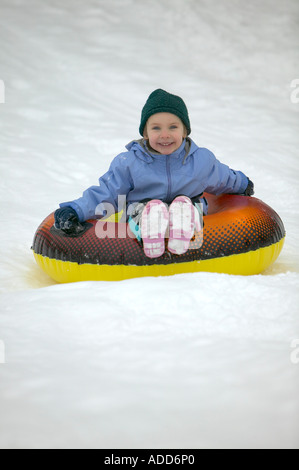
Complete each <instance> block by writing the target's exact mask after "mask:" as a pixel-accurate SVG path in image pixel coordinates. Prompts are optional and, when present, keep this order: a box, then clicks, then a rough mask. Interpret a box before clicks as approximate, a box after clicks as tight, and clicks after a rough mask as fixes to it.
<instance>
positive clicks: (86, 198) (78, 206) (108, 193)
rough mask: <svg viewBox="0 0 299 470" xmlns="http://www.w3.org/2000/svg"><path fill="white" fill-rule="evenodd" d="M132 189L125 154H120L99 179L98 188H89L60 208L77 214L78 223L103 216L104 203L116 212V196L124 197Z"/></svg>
mask: <svg viewBox="0 0 299 470" xmlns="http://www.w3.org/2000/svg"><path fill="white" fill-rule="evenodd" d="M132 188H133V182H132V178H131V174H130V169H129V165H128V156H127V154H126V153H124V154H120V155H118V156H117V157H115V159H114V160H113V161H112V163H111V165H110V168H109V170H108V171H107V173H105V174H104V175H103V176H101V177H100V178H99V185H98V186H91V187H90V188H88V189H86V191H84V193H83V195H82V197H80V198H79V199H76V200H74V201H70V202H63V203H61V204H60V207H65V206H70V207H72V208H73V209H75V211H76V212H77V214H78V217H79V220H80V222H84V221H85V220H87V219H92V218H95V216H102V215H105V208H104V206H105V203H109V204H111V205H112V206H113V208H114V210H115V211H116V212H118V210H119V209H120V208H118V196H121V197H122V198H123V199H122V202H123V201H124V197H126V196H127V194H128V193H129V192H130V190H131V189H132Z"/></svg>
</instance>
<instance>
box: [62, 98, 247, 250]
mask: <svg viewBox="0 0 299 470" xmlns="http://www.w3.org/2000/svg"><path fill="white" fill-rule="evenodd" d="M139 132H140V134H141V135H142V136H143V138H142V139H140V140H134V141H132V142H131V143H130V144H128V145H127V146H126V148H127V150H128V151H127V152H124V153H121V154H119V155H118V156H117V157H116V158H114V160H113V161H112V163H111V165H110V168H109V170H108V172H107V173H106V174H104V175H103V176H102V177H101V178H100V179H99V186H92V187H90V188H89V189H87V190H86V191H84V193H83V196H82V197H80V198H79V199H76V200H75V201H72V202H64V203H62V204H60V209H57V210H56V212H55V227H56V228H57V229H61V230H63V231H65V232H67V233H69V234H72V233H76V230H77V228H78V226H79V225H80V222H83V221H85V220H87V219H91V218H95V217H99V216H100V217H101V216H103V215H104V211H103V210H102V211H101V212H100V211H99V207H100V208H103V207H104V206H105V204H108V203H109V204H112V206H113V207H114V208H115V211H116V212H117V211H118V210H119V209H118V198H119V196H121V197H122V198H125V200H126V204H127V213H128V214H129V224H130V227H131V229H132V230H133V232H134V233H135V235H136V237H137V238H138V239H139V240H140V239H142V243H143V249H144V252H145V254H146V255H147V256H148V257H150V258H156V257H159V256H162V255H163V253H164V251H165V237H168V246H167V249H168V251H170V252H171V253H174V254H178V255H179V254H182V253H185V252H186V251H187V250H188V248H189V244H190V240H191V239H192V237H193V235H194V231H195V230H197V231H199V230H201V229H202V219H201V216H202V213H203V214H204V215H206V214H207V211H208V207H207V203H206V200H205V199H204V198H203V197H202V194H203V192H204V191H206V192H208V193H212V194H216V195H218V194H222V193H235V194H242V195H245V196H251V195H252V194H253V193H254V191H253V183H252V182H251V181H250V180H249V179H248V178H247V177H246V176H245V175H244V173H242V172H241V171H234V170H232V169H230V168H229V167H228V166H227V165H224V164H223V163H220V162H219V161H218V160H217V159H216V157H215V156H214V154H213V153H212V152H210V151H209V150H208V149H206V148H200V147H198V146H197V145H196V144H195V143H194V142H193V141H192V140H191V139H190V138H189V137H188V136H189V134H190V132H191V127H190V121H189V116H188V111H187V108H186V105H185V103H184V101H183V100H182V99H181V98H180V97H179V96H176V95H173V94H170V93H167V92H166V91H164V90H161V89H158V90H155V91H154V92H153V93H151V94H150V96H149V97H148V99H147V101H146V103H145V105H144V107H143V109H142V113H141V122H140V127H139Z"/></svg>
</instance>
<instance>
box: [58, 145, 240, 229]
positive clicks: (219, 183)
mask: <svg viewBox="0 0 299 470" xmlns="http://www.w3.org/2000/svg"><path fill="white" fill-rule="evenodd" d="M126 148H127V150H128V151H127V152H124V153H121V154H119V155H118V156H117V157H115V158H114V160H113V161H112V163H111V165H110V168H109V170H108V171H107V173H105V174H104V175H103V176H102V177H101V178H100V179H99V186H91V187H90V188H88V189H87V190H86V191H84V193H83V196H82V197H80V198H79V199H76V200H74V201H71V202H64V203H62V204H60V207H64V206H70V207H72V208H73V209H75V211H76V212H77V214H78V216H79V220H80V222H83V221H85V220H87V219H91V218H94V217H95V216H100V215H103V213H104V208H103V207H104V205H103V203H107V202H108V203H110V204H111V205H112V206H113V208H114V209H115V211H116V212H118V211H119V209H120V207H119V200H118V196H119V195H120V196H122V197H123V199H122V200H124V198H125V200H126V203H127V205H129V204H131V203H136V202H139V201H142V200H144V199H161V200H163V201H164V202H166V203H170V202H171V201H172V200H173V199H174V198H175V197H176V196H178V195H181V194H184V195H185V196H189V197H190V198H192V197H195V196H198V195H200V194H201V193H203V192H204V191H206V192H208V193H212V194H216V195H217V194H222V193H236V194H242V193H243V192H244V191H245V189H246V187H247V185H248V178H247V177H246V176H245V175H244V173H242V172H241V171H234V170H232V169H230V168H229V167H228V166H227V165H224V164H223V163H220V162H219V161H218V160H217V159H216V157H215V155H214V154H213V153H212V152H211V151H210V150H208V149H206V148H200V147H198V146H197V145H196V144H195V143H194V142H193V141H192V140H191V139H190V138H187V139H185V140H184V141H183V143H182V145H181V146H180V147H179V148H178V149H177V150H176V151H175V152H174V153H172V154H170V155H161V154H158V153H152V152H150V151H149V150H148V148H147V146H146V142H145V141H144V140H142V139H140V140H138V141H133V142H131V143H129V144H128V145H127V146H126ZM204 212H206V210H205V211H204Z"/></svg>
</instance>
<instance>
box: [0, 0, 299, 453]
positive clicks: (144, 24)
mask: <svg viewBox="0 0 299 470" xmlns="http://www.w3.org/2000/svg"><path fill="white" fill-rule="evenodd" d="M298 30H299V3H298V1H297V0H285V1H284V2H281V1H278V0H265V1H263V2H260V0H252V1H251V2H247V0H227V1H225V2H224V1H220V0H219V1H217V0H212V1H211V0H209V1H208V0H142V1H139V0H110V1H109V2H106V1H103V0H85V1H83V0H62V1H61V0H59V1H58V0H51V1H50V0H46V1H44V0H43V1H40V0H26V1H25V0H0V44H1V47H0V79H1V80H2V81H3V82H2V84H3V83H4V85H5V103H3V102H2V103H1V101H3V99H2V100H1V96H0V130H1V132H0V146H1V147H0V149H1V151H0V171H1V188H0V201H1V202H0V204H1V214H2V229H1V232H0V237H1V238H0V241H1V243H0V250H1V253H0V260H1V269H0V276H1V277H0V279H1V286H0V288H1V307H0V308H1V310H0V416H1V419H0V448H40V447H44V448H61V447H68V448H74V447H83V448H89V447H98V448H135V449H136V448H216V447H222V448H240V447H243V448H252V447H257V448H259V447H260V448H265V447H267V448H298V447H299V421H298V416H299V399H298V396H299V393H298V388H299V363H298V362H299V350H298V348H299V312H298V310H299V308H298V305H299V295H298V291H299V289H298V281H299V252H298V249H297V233H298V228H299V226H298V225H299V224H298V212H299V211H298V208H297V205H298V176H299V174H298V173H299V172H298V169H299V160H298V148H299V134H298V119H299V103H298V102H297V101H298V97H299V93H298V92H297V91H296V89H295V88H292V87H291V84H292V82H293V81H294V80H295V79H299V69H298V64H299V49H298ZM293 84H294V82H293ZM295 84H296V83H295ZM0 85H1V82H0ZM158 87H161V88H164V89H166V90H168V91H171V92H173V93H177V94H179V95H181V96H182V97H183V98H184V100H185V101H186V103H187V105H188V108H189V113H190V118H191V124H192V135H191V137H192V138H193V139H194V140H195V142H196V143H198V144H199V145H201V146H205V147H208V148H210V149H211V150H212V151H213V152H214V153H215V154H216V155H217V156H218V157H219V158H220V159H221V160H222V161H223V162H225V163H227V164H229V165H230V166H231V167H233V168H235V169H240V170H242V171H244V172H245V173H246V174H248V175H249V176H250V177H251V179H252V180H253V181H254V182H255V187H256V196H257V197H258V198H260V199H262V200H264V201H265V202H266V203H267V204H269V205H270V206H272V207H273V208H274V209H275V210H276V211H277V212H278V213H279V214H280V216H281V218H282V219H283V221H284V223H285V226H286V230H287V238H286V242H285V247H284V249H283V252H282V254H281V255H280V257H279V259H278V261H277V262H276V263H275V265H273V266H272V267H270V268H269V269H268V270H267V272H265V273H264V274H263V275H259V276H253V277H238V276H228V275H221V274H208V273H198V274H188V275H187V274H186V275H179V276H175V277H168V278H143V279H136V280H129V281H123V282H119V283H105V282H98V283H95V282H86V283H78V284H69V285H57V284H55V283H54V282H53V281H52V280H51V279H49V278H48V277H47V276H46V274H44V273H43V272H42V271H40V269H39V268H38V267H37V266H36V265H35V262H34V260H33V256H32V253H31V251H30V246H31V243H32V239H33V235H34V232H35V230H36V228H37V226H38V225H39V223H40V222H41V221H42V220H43V219H44V218H45V217H46V216H47V215H48V214H49V213H50V212H51V211H52V210H54V209H55V208H56V207H57V206H58V203H59V202H62V201H65V200H70V199H73V198H76V197H78V196H80V195H81V193H82V191H83V190H84V189H85V188H86V187H88V186H90V185H92V184H96V183H97V178H98V177H99V176H100V175H101V174H102V173H103V172H104V171H106V170H107V168H108V165H109V162H110V161H111V159H112V158H113V157H114V156H115V155H116V154H118V153H120V152H121V151H123V149H124V146H125V144H126V143H128V142H129V141H130V140H132V139H133V138H136V137H138V131H137V130H138V126H139V119H140V111H141V107H142V106H143V104H144V102H145V100H146V98H147V96H148V94H149V93H150V92H151V91H153V90H154V89H155V88H158ZM0 90H1V86H0ZM2 98H3V97H2ZM296 340H298V342H297V341H296ZM296 347H297V349H296Z"/></svg>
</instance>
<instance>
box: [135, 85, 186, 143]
mask: <svg viewBox="0 0 299 470" xmlns="http://www.w3.org/2000/svg"><path fill="white" fill-rule="evenodd" d="M157 113H171V114H175V115H176V116H178V117H179V118H180V119H181V121H182V122H183V124H184V125H185V127H186V129H187V135H189V134H190V132H191V127H190V121H189V115H188V110H187V107H186V105H185V103H184V101H183V100H182V98H180V97H179V96H176V95H172V94H171V93H168V92H167V91H164V90H162V89H161V88H159V89H157V90H155V91H153V92H152V93H151V94H150V95H149V97H148V99H147V102H146V103H145V105H144V107H143V109H142V112H141V122H140V127H139V132H140V134H141V135H142V136H143V131H144V128H145V125H146V123H147V120H148V119H149V118H150V117H151V116H152V115H153V114H157Z"/></svg>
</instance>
